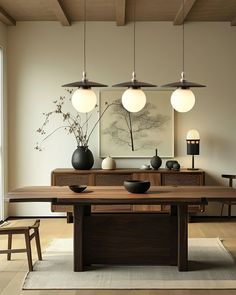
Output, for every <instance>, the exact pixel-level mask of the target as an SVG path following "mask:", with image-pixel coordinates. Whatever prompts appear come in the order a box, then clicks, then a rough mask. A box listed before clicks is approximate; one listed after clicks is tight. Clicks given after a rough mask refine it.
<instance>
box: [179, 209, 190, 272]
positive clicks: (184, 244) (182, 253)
mask: <svg viewBox="0 0 236 295" xmlns="http://www.w3.org/2000/svg"><path fill="white" fill-rule="evenodd" d="M178 269H179V271H187V270H188V205H186V204H183V205H178Z"/></svg>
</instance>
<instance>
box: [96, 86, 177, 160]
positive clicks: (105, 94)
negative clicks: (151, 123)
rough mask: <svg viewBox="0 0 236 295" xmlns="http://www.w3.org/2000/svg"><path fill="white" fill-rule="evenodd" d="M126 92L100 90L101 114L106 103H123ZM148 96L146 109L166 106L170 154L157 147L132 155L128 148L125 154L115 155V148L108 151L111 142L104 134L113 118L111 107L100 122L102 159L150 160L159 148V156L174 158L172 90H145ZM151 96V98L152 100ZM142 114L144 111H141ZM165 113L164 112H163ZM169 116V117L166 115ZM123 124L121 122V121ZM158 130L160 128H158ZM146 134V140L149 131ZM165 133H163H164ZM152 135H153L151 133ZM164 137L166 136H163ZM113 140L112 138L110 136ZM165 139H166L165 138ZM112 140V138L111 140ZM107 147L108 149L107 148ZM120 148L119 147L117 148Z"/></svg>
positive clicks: (99, 144)
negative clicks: (152, 105)
mask: <svg viewBox="0 0 236 295" xmlns="http://www.w3.org/2000/svg"><path fill="white" fill-rule="evenodd" d="M123 92H124V90H123V89H105V90H100V91H99V113H100V114H101V113H102V112H103V111H104V108H105V103H106V102H108V103H111V102H112V100H116V101H118V100H119V103H120V102H121V96H122V93H123ZM145 93H146V96H147V104H146V106H145V108H146V107H147V105H148V102H149V104H153V103H154V104H155V107H156V106H158V103H160V101H161V100H162V99H163V100H162V102H161V105H162V106H163V105H165V113H166V114H168V117H169V118H168V120H169V121H168V123H165V125H166V126H165V128H167V132H166V134H168V139H167V138H166V141H167V142H168V143H167V144H168V152H166V153H165V154H163V152H162V150H161V149H159V147H158V146H157V144H156V145H153V146H152V147H150V151H149V152H148V154H147V152H146V153H144V152H142V151H140V152H138V153H137V152H134V153H132V154H131V153H130V150H129V149H128V148H127V153H126V152H124V150H123V151H122V152H121V153H120V154H119V152H118V150H119V149H116V151H117V152H115V153H114V148H113V149H111V151H108V150H107V147H108V146H111V145H109V143H110V142H109V141H108V140H107V138H106V139H105V138H104V137H105V136H106V135H107V134H106V133H104V130H105V126H106V128H107V126H108V125H106V124H107V121H109V119H108V116H109V115H110V116H111V108H112V106H111V107H109V108H108V109H107V111H106V112H105V114H104V116H103V117H102V119H101V120H100V121H99V143H98V147H99V148H98V149H99V151H98V152H99V157H100V158H105V157H108V156H111V157H113V158H116V159H135V158H137V159H138V158H143V159H145V158H150V157H151V156H153V155H154V151H155V148H158V151H159V153H158V154H159V156H160V157H161V158H166V159H168V158H173V157H174V109H173V108H172V106H171V104H170V96H171V90H170V89H164V90H163V89H155V90H153V89H151V90H145ZM150 96H151V98H150ZM117 98H119V99H117ZM145 108H144V109H145ZM141 112H142V111H141ZM162 112H163V110H162ZM109 113H110V114H109ZM133 114H134V115H135V113H132V114H131V115H132V116H133ZM136 114H138V113H136ZM159 115H160V116H161V115H162V116H165V114H164V115H163V114H159ZM166 116H167V115H166ZM110 121H111V120H110ZM119 122H121V121H119ZM163 124H164V123H163ZM157 128H158V127H157ZM157 128H156V129H155V128H154V127H153V128H152V129H153V130H152V133H153V132H157ZM145 132H146V138H147V136H148V135H149V130H148V129H147V130H145ZM162 133H163V131H162ZM150 134H151V133H150ZM163 136H164V135H163ZM110 138H111V136H110ZM163 138H164V137H163ZM111 139H112V138H111ZM164 139H165V138H164ZM164 139H163V141H164ZM115 144H117V143H115V142H113V145H115ZM105 146H106V148H105ZM117 147H118V146H117Z"/></svg>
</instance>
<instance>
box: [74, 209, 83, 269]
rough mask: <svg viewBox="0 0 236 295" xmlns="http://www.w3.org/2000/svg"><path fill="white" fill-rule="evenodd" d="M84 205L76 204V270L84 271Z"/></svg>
mask: <svg viewBox="0 0 236 295" xmlns="http://www.w3.org/2000/svg"><path fill="white" fill-rule="evenodd" d="M83 221H84V206H81V205H74V271H83Z"/></svg>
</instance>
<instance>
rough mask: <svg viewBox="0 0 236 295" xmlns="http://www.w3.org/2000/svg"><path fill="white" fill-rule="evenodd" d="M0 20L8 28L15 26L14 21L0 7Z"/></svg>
mask: <svg viewBox="0 0 236 295" xmlns="http://www.w3.org/2000/svg"><path fill="white" fill-rule="evenodd" d="M0 20H1V21H2V22H3V23H4V24H5V25H8V26H15V25H16V20H15V19H14V18H13V17H12V16H10V14H8V13H7V12H6V10H4V9H3V8H2V7H1V6H0Z"/></svg>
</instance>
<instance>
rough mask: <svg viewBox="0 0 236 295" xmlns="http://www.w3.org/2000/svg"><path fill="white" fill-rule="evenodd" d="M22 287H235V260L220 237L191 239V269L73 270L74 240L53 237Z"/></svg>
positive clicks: (110, 268) (110, 267)
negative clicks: (54, 238) (182, 270)
mask: <svg viewBox="0 0 236 295" xmlns="http://www.w3.org/2000/svg"><path fill="white" fill-rule="evenodd" d="M43 259H44V260H43V261H37V262H36V263H35V265H34V271H33V272H29V273H28V274H27V275H26V278H25V281H24V283H23V289H31V290H32V289H33V290H34V289H236V264H235V261H234V259H233V258H232V256H231V255H230V253H229V252H228V251H227V250H226V249H225V247H224V246H223V244H222V242H221V241H220V240H219V239H212V238H211V239H206V238H201V239H200V238H199V239H189V260H190V262H189V271H188V272H178V270H177V267H175V266H102V265H99V266H98V265H97V266H92V267H91V268H90V269H89V270H87V271H84V272H77V273H75V272H73V271H72V269H73V262H72V261H73V259H72V240H71V239H57V240H54V241H53V242H52V243H51V245H50V246H49V248H48V249H47V250H46V251H45V253H44V254H43Z"/></svg>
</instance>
